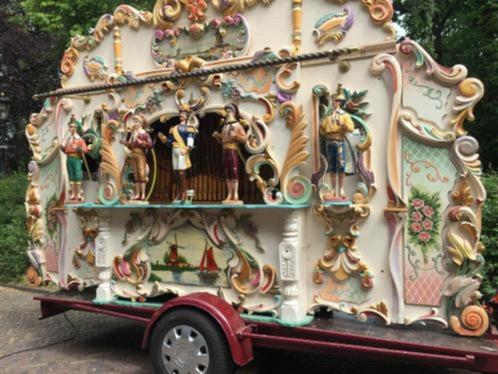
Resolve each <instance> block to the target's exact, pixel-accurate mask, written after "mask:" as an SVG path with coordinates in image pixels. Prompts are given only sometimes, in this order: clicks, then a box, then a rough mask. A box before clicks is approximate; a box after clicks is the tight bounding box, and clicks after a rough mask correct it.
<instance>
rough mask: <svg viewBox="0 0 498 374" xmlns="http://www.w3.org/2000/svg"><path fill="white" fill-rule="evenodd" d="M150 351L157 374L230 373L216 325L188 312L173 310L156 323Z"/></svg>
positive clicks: (231, 367)
mask: <svg viewBox="0 0 498 374" xmlns="http://www.w3.org/2000/svg"><path fill="white" fill-rule="evenodd" d="M150 352H151V358H152V364H153V365H154V370H155V372H156V373H158V374H163V373H167V374H231V373H232V372H233V370H234V363H233V361H232V356H231V353H230V349H229V347H228V344H227V342H226V339H225V336H224V334H223V333H222V331H220V328H219V326H218V325H217V324H216V323H215V322H214V321H212V320H211V319H210V318H209V317H207V316H205V315H204V314H202V313H201V312H197V311H195V310H191V309H177V310H173V311H171V312H169V313H167V314H166V315H164V317H162V318H161V319H160V320H159V322H158V323H157V325H156V326H155V327H154V330H153V331H152V337H151V341H150Z"/></svg>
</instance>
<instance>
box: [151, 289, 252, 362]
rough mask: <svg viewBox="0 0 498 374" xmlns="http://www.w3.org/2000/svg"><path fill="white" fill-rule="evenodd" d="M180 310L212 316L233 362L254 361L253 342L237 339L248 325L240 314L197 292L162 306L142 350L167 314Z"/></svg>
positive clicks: (228, 305) (153, 320) (216, 298)
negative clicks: (194, 311)
mask: <svg viewBox="0 0 498 374" xmlns="http://www.w3.org/2000/svg"><path fill="white" fill-rule="evenodd" d="M178 308H189V309H195V310H199V311H201V312H203V313H205V314H206V315H208V316H210V317H211V318H212V319H213V320H214V321H215V322H216V323H217V324H218V326H219V327H220V329H221V330H222V331H223V333H224V334H225V337H226V339H227V342H228V345H229V347H230V351H231V353H232V358H233V361H234V362H235V363H236V364H237V365H239V366H243V365H246V364H247V363H249V362H250V361H251V360H252V359H253V351H252V343H251V340H250V339H247V338H242V339H240V338H238V337H237V333H238V332H240V331H241V330H242V329H244V328H245V327H246V323H245V322H244V320H243V319H242V317H240V315H239V313H238V312H237V311H236V310H235V309H234V308H233V307H232V306H231V305H230V304H228V303H227V302H226V301H224V300H222V299H221V298H219V297H217V296H214V295H211V294H208V293H205V292H197V293H192V294H189V295H186V296H180V297H176V298H174V299H172V300H169V301H167V302H166V303H165V304H164V305H163V306H161V308H160V309H158V310H157V311H156V312H155V313H154V315H153V316H152V318H151V319H150V321H149V322H148V323H147V327H146V329H145V333H144V336H143V340H142V349H145V348H146V347H147V346H148V344H149V339H150V335H151V333H152V329H153V328H154V326H155V324H156V322H157V321H158V320H159V319H160V318H161V317H162V316H163V315H164V314H165V313H167V312H169V311H171V310H173V309H178Z"/></svg>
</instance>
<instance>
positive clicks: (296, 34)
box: [292, 0, 303, 54]
mask: <svg viewBox="0 0 498 374" xmlns="http://www.w3.org/2000/svg"><path fill="white" fill-rule="evenodd" d="M302 23H303V0H292V53H293V54H298V53H299V50H300V49H301V41H302Z"/></svg>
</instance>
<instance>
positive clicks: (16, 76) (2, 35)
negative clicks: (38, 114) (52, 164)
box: [0, 0, 59, 170]
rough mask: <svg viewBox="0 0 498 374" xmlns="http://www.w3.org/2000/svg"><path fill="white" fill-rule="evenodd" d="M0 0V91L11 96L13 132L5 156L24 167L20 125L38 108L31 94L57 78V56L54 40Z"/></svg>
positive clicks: (10, 126)
mask: <svg viewBox="0 0 498 374" xmlns="http://www.w3.org/2000/svg"><path fill="white" fill-rule="evenodd" d="M0 4H1V7H0V92H2V93H4V95H5V96H6V97H8V98H9V99H10V100H11V105H10V111H9V118H8V119H7V121H6V125H7V126H8V132H9V133H11V134H13V138H12V139H11V140H10V142H9V143H10V145H11V147H10V152H9V156H10V157H9V160H10V163H11V169H13V170H16V169H17V168H19V167H26V164H27V160H28V159H29V151H28V145H27V142H26V140H25V139H24V126H25V125H26V123H27V120H28V118H29V115H30V114H31V113H32V112H35V111H38V110H39V103H37V102H35V101H33V100H32V99H31V96H32V95H33V93H34V92H37V91H43V90H46V88H47V87H50V86H51V85H53V82H54V81H57V74H58V70H57V66H58V63H56V61H57V60H58V58H59V57H58V56H57V54H55V53H54V46H55V45H56V40H54V38H52V37H51V36H50V35H48V34H47V33H44V32H40V30H38V29H37V28H36V27H35V26H34V25H32V24H31V23H29V21H28V20H27V19H26V18H25V16H24V12H23V10H22V8H21V7H20V6H19V4H18V3H16V2H14V1H5V0H0ZM13 18H16V22H15V23H14V22H11V20H12V19H13ZM21 20H22V21H21ZM54 62H55V63H54Z"/></svg>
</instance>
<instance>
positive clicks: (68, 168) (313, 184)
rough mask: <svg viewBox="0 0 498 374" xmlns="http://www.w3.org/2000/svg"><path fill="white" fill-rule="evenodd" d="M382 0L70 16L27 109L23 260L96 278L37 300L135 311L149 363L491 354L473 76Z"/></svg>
mask: <svg viewBox="0 0 498 374" xmlns="http://www.w3.org/2000/svg"><path fill="white" fill-rule="evenodd" d="M393 14H394V10H393V6H392V2H391V0H362V1H357V0H349V1H348V0H337V1H325V0H323V1H322V0H316V1H313V2H311V1H309V2H308V3H305V2H303V1H302V0H291V1H285V0H275V1H271V0H262V1H257V0H223V1H220V0H212V1H205V0H158V1H157V2H156V4H155V6H154V9H153V10H152V11H141V10H137V9H134V8H133V7H131V6H128V5H121V6H119V7H118V8H117V9H116V10H115V11H114V12H113V13H109V14H106V15H103V16H102V17H101V18H100V20H99V21H98V22H97V24H96V26H95V27H94V28H93V29H91V30H90V31H89V34H88V35H84V36H81V35H77V36H74V37H73V38H72V40H71V43H70V45H69V47H68V48H67V50H66V51H65V53H64V56H63V58H62V61H61V87H60V88H58V89H56V90H53V91H49V92H45V93H38V94H36V95H35V98H38V99H43V100H44V101H43V107H42V109H41V111H40V112H39V113H35V114H33V115H32V116H31V118H30V121H29V123H28V125H27V126H26V137H27V139H28V142H29V144H30V147H31V150H32V152H33V158H32V161H31V162H30V164H29V174H28V178H29V187H28V190H27V193H26V213H27V225H28V230H29V235H30V245H29V248H28V257H29V259H30V262H31V267H30V268H29V269H28V271H27V274H26V277H27V279H28V281H29V282H30V283H31V284H33V285H39V284H41V283H44V282H53V283H56V284H57V285H59V286H60V287H61V288H62V289H65V290H79V291H84V290H86V289H90V290H93V289H95V290H96V291H95V295H94V297H93V298H92V300H86V299H85V300H83V299H78V298H74V297H72V298H65V297H60V296H57V298H54V297H44V298H38V299H39V300H40V302H41V305H42V316H43V317H48V316H50V315H53V314H55V313H58V312H61V311H64V310H68V309H78V310H86V311H90V312H97V313H103V314H108V315H114V316H118V317H124V318H131V319H134V320H136V321H139V322H141V323H143V324H145V325H146V333H145V337H144V346H145V345H147V344H149V346H150V348H151V352H152V357H153V360H154V363H155V367H156V369H157V370H158V371H159V372H161V371H163V372H170V373H171V372H182V370H183V369H182V368H183V367H184V366H181V365H187V364H193V363H194V361H193V360H191V359H190V357H192V355H194V354H196V355H197V356H196V357H198V358H199V361H195V364H196V365H197V366H196V368H197V369H196V370H199V371H201V372H209V373H213V372H215V373H221V372H226V371H229V368H230V367H231V365H232V363H233V362H235V364H238V365H243V364H245V363H247V362H248V361H250V360H251V358H252V346H257V345H261V346H269V347H285V348H286V349H298V350H313V351H320V352H329V353H334V354H344V355H347V354H349V355H351V354H361V356H362V357H363V356H365V357H373V358H389V359H407V360H408V359H409V360H415V361H416V362H418V363H427V364H430V365H433V364H437V365H442V366H444V365H446V366H452V367H466V368H474V369H478V370H482V371H489V372H493V370H494V371H496V367H495V366H496V339H495V337H493V336H491V335H489V331H490V323H489V316H488V314H487V313H486V310H485V308H484V307H483V305H482V304H481V302H480V299H481V294H480V293H479V286H480V283H481V281H482V275H481V269H482V266H483V265H484V252H485V248H484V247H483V245H482V243H481V242H480V234H481V226H482V223H481V210H482V207H483V204H484V202H485V200H486V191H485V190H484V187H483V185H482V183H481V181H480V161H479V155H478V151H479V145H478V143H477V141H476V140H475V139H474V138H472V137H470V136H468V134H467V132H466V130H465V122H466V121H467V120H468V121H473V120H474V119H475V118H474V112H473V111H474V108H475V106H476V105H477V104H478V103H479V101H480V100H481V99H482V97H483V96H484V85H483V83H482V82H480V81H479V80H478V79H475V78H471V77H468V71H467V69H466V68H465V67H464V66H462V65H455V66H453V67H444V66H441V65H439V64H438V63H437V62H436V61H435V60H434V59H433V58H432V57H431V56H430V55H429V53H427V51H426V50H424V48H423V47H422V46H420V45H419V44H417V43H416V42H414V41H412V40H409V39H400V40H397V34H396V26H395V25H394V24H393V23H392V18H393ZM469 47H471V46H469ZM331 314H334V318H333V319H330V318H328V317H327V316H330V315H331ZM353 320H354V321H353ZM379 324H381V325H382V326H379ZM185 334H187V335H188V336H187V335H185ZM452 334H453V335H452ZM487 334H488V335H487ZM199 347H201V348H199ZM197 349H202V351H199V352H200V353H199V352H198V351H196V350H197ZM174 365H176V366H174ZM188 370H194V369H188ZM188 370H187V371H188Z"/></svg>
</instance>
